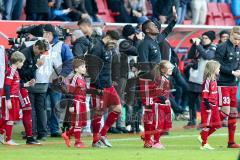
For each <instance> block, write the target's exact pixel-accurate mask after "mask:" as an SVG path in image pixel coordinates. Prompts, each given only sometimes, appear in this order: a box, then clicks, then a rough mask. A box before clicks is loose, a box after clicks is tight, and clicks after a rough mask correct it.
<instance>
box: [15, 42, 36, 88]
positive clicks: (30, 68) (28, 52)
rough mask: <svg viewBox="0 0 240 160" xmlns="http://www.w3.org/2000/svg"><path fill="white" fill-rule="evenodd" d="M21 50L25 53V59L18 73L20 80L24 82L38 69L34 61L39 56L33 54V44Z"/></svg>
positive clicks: (33, 75)
mask: <svg viewBox="0 0 240 160" xmlns="http://www.w3.org/2000/svg"><path fill="white" fill-rule="evenodd" d="M21 52H22V53H23V54H24V55H25V57H26V60H25V62H24V64H23V67H22V68H21V69H20V70H19V75H20V78H21V82H23V83H26V82H28V81H30V80H31V79H33V78H35V76H36V70H37V69H38V68H37V66H36V63H37V59H38V58H39V56H35V55H34V53H33V46H30V47H27V48H24V49H23V50H21Z"/></svg>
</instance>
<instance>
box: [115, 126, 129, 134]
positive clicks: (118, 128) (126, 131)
mask: <svg viewBox="0 0 240 160" xmlns="http://www.w3.org/2000/svg"><path fill="white" fill-rule="evenodd" d="M117 130H119V131H121V132H122V133H128V130H127V129H126V128H125V127H117Z"/></svg>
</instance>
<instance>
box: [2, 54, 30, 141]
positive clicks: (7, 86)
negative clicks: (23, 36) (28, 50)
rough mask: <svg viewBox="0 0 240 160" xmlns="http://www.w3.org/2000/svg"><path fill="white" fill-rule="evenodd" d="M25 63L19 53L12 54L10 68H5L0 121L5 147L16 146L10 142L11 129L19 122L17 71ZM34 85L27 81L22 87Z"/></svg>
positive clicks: (18, 80) (18, 82)
mask: <svg viewBox="0 0 240 160" xmlns="http://www.w3.org/2000/svg"><path fill="white" fill-rule="evenodd" d="M24 61H25V56H24V55H23V54H22V53H21V52H18V51H17V52H14V53H13V54H12V56H11V58H10V62H11V66H10V67H9V68H7V71H6V75H5V81H4V96H3V97H2V119H1V124H0V132H1V133H0V134H1V137H3V132H4V131H5V133H6V142H3V141H2V143H4V144H7V145H18V144H17V143H15V142H14V141H13V140H12V128H13V123H14V122H15V121H18V120H20V118H21V116H20V102H19V92H20V78H19V74H18V71H17V69H21V67H22V66H23V63H24ZM33 84H34V81H29V82H27V83H25V84H23V86H24V87H29V86H31V85H33Z"/></svg>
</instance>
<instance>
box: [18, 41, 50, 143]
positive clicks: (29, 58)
mask: <svg viewBox="0 0 240 160" xmlns="http://www.w3.org/2000/svg"><path fill="white" fill-rule="evenodd" d="M48 50H49V43H48V42H47V41H46V40H38V41H37V42H36V43H35V44H34V45H32V46H30V47H27V48H24V49H23V50H21V52H22V53H23V54H24V55H25V57H26V61H25V62H24V64H23V67H22V68H21V69H20V70H19V74H20V77H21V81H22V82H23V83H26V82H28V81H30V80H32V79H35V78H36V72H37V69H38V68H40V67H41V66H42V65H44V61H43V59H40V56H41V55H42V54H43V53H45V52H46V51H48ZM37 88H38V89H41V91H40V90H38V89H37ZM43 88H44V84H39V85H38V84H35V86H34V87H29V88H28V91H29V96H30V101H31V107H30V108H29V109H26V110H24V109H23V125H24V128H25V131H26V137H27V142H26V143H27V144H39V143H38V142H37V141H36V140H35V139H34V138H33V134H32V130H33V129H32V128H33V127H32V119H35V116H33V117H32V109H33V110H35V111H36V113H37V114H36V115H37V117H38V126H39V128H38V134H39V135H38V136H46V133H47V127H46V125H45V127H44V112H45V110H44V102H45V93H44V91H42V89H43ZM45 88H46V87H45ZM45 92H46V91H45ZM36 108H37V109H36ZM45 119H46V117H45ZM45 122H46V120H45ZM33 124H34V123H33ZM40 134H42V135H40ZM44 134H45V135H44ZM38 138H39V137H38Z"/></svg>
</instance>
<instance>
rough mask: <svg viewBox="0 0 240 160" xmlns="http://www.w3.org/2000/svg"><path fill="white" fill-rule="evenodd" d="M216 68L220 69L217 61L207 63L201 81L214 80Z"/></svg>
mask: <svg viewBox="0 0 240 160" xmlns="http://www.w3.org/2000/svg"><path fill="white" fill-rule="evenodd" d="M217 68H220V63H219V62H218V61H214V60H210V61H208V62H207V64H206V66H205V69H204V75H203V79H204V80H206V79H207V78H210V79H211V80H216V74H215V73H216V70H217Z"/></svg>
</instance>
